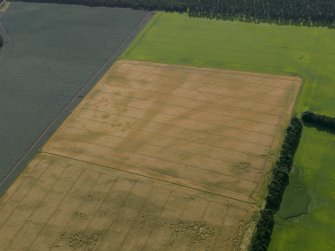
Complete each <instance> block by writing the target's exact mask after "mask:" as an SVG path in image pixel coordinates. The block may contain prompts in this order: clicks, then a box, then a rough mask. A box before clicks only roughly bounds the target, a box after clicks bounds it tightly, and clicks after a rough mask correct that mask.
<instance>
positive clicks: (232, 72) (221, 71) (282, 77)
mask: <svg viewBox="0 0 335 251" xmlns="http://www.w3.org/2000/svg"><path fill="white" fill-rule="evenodd" d="M120 61H121V62H127V64H132V65H136V66H138V65H141V66H143V65H146V66H150V67H156V68H158V67H160V68H161V67H162V66H169V67H170V68H175V69H180V68H183V69H188V70H190V71H193V72H207V73H215V74H220V75H225V76H226V75H231V76H234V77H239V76H240V75H243V76H248V77H255V78H263V79H276V80H291V81H297V80H298V79H299V81H301V78H300V77H299V76H296V75H294V76H288V75H287V74H286V75H284V74H283V75H276V74H269V73H259V72H247V71H236V70H226V69H222V68H208V67H207V68H206V67H196V66H193V65H182V64H164V63H156V62H152V61H136V60H127V59H121V60H120ZM147 73H150V72H147ZM158 75H160V74H158ZM162 75H164V74H162ZM175 79H178V78H176V77H175ZM205 84H212V82H206V83H205ZM256 85H257V86H258V84H257V83H256ZM260 85H262V84H260ZM265 86H267V87H271V88H276V89H285V88H278V87H277V86H270V85H265Z"/></svg>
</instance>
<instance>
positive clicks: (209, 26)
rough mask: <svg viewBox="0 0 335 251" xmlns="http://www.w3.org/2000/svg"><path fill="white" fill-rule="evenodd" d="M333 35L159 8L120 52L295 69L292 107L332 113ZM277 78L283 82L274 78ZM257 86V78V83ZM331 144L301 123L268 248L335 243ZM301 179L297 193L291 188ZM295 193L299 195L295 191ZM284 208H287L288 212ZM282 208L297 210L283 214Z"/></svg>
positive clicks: (314, 247) (217, 64) (203, 62)
mask: <svg viewBox="0 0 335 251" xmlns="http://www.w3.org/2000/svg"><path fill="white" fill-rule="evenodd" d="M334 41H335V31H334V30H332V29H327V28H316V27H313V28H309V27H296V26H284V25H283V26H277V25H270V24H248V23H240V22H229V21H216V20H206V19H197V18H189V17H187V15H180V14H165V13H164V14H163V13H158V14H157V15H156V16H155V18H154V19H153V20H152V22H151V23H150V24H149V25H148V26H147V28H146V30H144V31H143V32H142V34H141V35H140V36H138V39H137V40H136V41H134V43H133V44H132V46H131V47H129V49H128V50H127V51H126V53H124V54H123V57H122V58H124V59H130V60H144V61H153V62H162V63H171V64H188V65H195V66H201V67H217V68H225V69H234V70H242V71H253V72H260V73H273V74H284V75H287V74H293V75H298V76H300V77H301V78H302V79H303V81H304V88H303V91H302V94H301V96H300V98H299V101H298V105H297V107H296V112H297V113H301V112H303V111H305V110H312V111H316V112H319V113H321V114H327V115H330V116H331V115H334V114H335V99H334V96H335V87H334V83H335V75H334V66H335V45H334ZM275 84H276V86H277V87H278V88H281V86H282V85H281V83H280V82H275ZM263 88H264V86H259V89H260V90H261V89H263ZM248 94H250V95H251V94H252V92H250V93H249V92H248ZM333 149H334V136H333V135H329V134H326V133H319V132H317V131H316V130H314V129H305V131H304V134H303V138H302V142H301V144H300V149H299V151H298V153H297V155H296V160H295V165H296V169H299V170H300V171H299V179H297V178H296V177H293V179H292V182H291V183H290V186H289V188H288V192H287V193H286V195H285V197H284V200H283V204H282V208H283V209H282V211H281V212H279V216H278V217H280V218H278V219H277V225H276V228H275V232H274V235H273V243H272V245H271V246H270V250H283V251H284V250H285V251H286V250H332V249H333V247H334V242H333V233H334V232H335V220H334V219H335V217H334V214H333V212H334V206H335V199H334V198H335V197H334V194H333V191H334V190H335V183H334V182H333V175H332V174H333V173H334V170H333V165H334V163H335V155H334V153H333ZM293 175H296V172H294V173H293ZM301 184H303V188H302V190H303V191H305V192H304V194H303V195H301V192H300V193H297V192H292V191H295V190H296V187H299V186H301ZM290 193H292V196H291V195H290ZM297 194H298V195H297ZM299 194H300V195H301V197H303V198H304V199H302V200H301V199H300V197H299V198H296V196H299ZM299 204H301V205H302V206H300V205H299ZM288 208H291V213H287V210H289V209H288ZM289 211H290V210H289ZM292 212H295V213H292ZM297 212H298V213H297ZM287 215H291V216H293V215H295V216H297V217H293V218H291V220H284V219H285V217H286V216H287Z"/></svg>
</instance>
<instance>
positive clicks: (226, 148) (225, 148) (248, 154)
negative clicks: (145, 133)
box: [78, 117, 263, 159]
mask: <svg viewBox="0 0 335 251" xmlns="http://www.w3.org/2000/svg"><path fill="white" fill-rule="evenodd" d="M78 118H80V119H82V120H90V121H93V122H96V123H99V124H104V125H110V124H109V123H106V122H100V121H96V120H94V119H88V118H82V117H78ZM130 128H132V127H130ZM159 135H163V136H165V137H172V138H176V139H179V140H184V141H186V142H189V143H194V144H199V145H205V146H211V147H214V148H217V149H220V150H222V149H224V150H229V151H231V152H235V153H239V154H245V155H247V156H250V157H255V158H258V159H260V158H262V156H263V155H255V154H251V153H247V152H241V151H236V150H233V149H231V148H228V147H218V146H215V145H211V144H204V143H199V142H196V141H190V140H186V139H183V138H179V137H176V136H174V137H173V136H170V135H167V134H162V133H160V134H159Z"/></svg>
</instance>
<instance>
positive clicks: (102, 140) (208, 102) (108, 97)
mask: <svg viewBox="0 0 335 251" xmlns="http://www.w3.org/2000/svg"><path fill="white" fill-rule="evenodd" d="M299 85H300V79H298V78H295V77H280V76H269V75H260V74H250V73H241V72H233V71H224V70H213V69H197V68H193V67H180V66H171V65H163V64H151V63H141V62H134V61H119V62H118V63H117V64H115V65H114V66H113V67H112V69H111V70H110V71H109V72H108V73H107V74H106V75H105V76H104V77H103V79H102V80H101V81H100V83H99V84H98V85H97V86H96V87H95V88H94V90H93V91H92V92H91V93H90V95H89V96H88V97H87V98H86V99H85V100H84V101H83V102H82V103H81V105H80V106H79V107H78V109H76V111H75V112H74V113H73V114H72V116H71V117H70V118H69V119H68V120H67V121H66V122H65V123H64V124H63V125H62V126H61V128H60V129H59V130H58V131H57V133H56V134H55V135H54V136H53V137H52V140H51V141H50V142H49V143H48V144H47V145H46V146H45V147H44V149H43V151H44V152H48V153H52V154H56V155H59V156H64V157H70V158H74V159H78V160H83V161H87V162H90V163H95V164H99V165H102V166H108V167H111V168H115V169H119V170H124V171H127V172H130V173H135V174H139V175H143V176H147V177H151V178H154V179H159V180H164V181H169V182H171V183H176V184H179V185H183V186H187V187H192V188H194V189H199V190H201V191H206V192H211V193H214V194H218V195H222V196H226V197H230V198H234V199H238V200H242V201H248V202H254V199H255V198H253V196H254V195H257V192H258V190H257V189H258V188H259V187H260V185H261V184H262V183H263V182H262V181H263V177H264V174H265V173H266V171H267V166H268V165H267V164H269V165H271V164H272V160H273V157H274V156H276V150H277V146H278V142H279V141H278V139H279V138H280V136H281V134H282V128H283V127H285V126H286V124H287V120H288V119H289V116H290V114H291V111H292V108H293V104H294V101H295V99H296V96H297V93H298V89H299ZM256 198H257V196H256Z"/></svg>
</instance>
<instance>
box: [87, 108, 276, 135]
mask: <svg viewBox="0 0 335 251" xmlns="http://www.w3.org/2000/svg"><path fill="white" fill-rule="evenodd" d="M107 103H108V104H111V105H112V103H109V102H107ZM115 106H117V107H123V108H126V107H127V108H131V109H134V110H140V111H146V109H144V108H139V107H133V106H129V105H120V104H115ZM83 108H85V109H88V110H93V109H90V108H89V107H86V106H84V107H82V109H83ZM191 110H193V109H191ZM96 111H98V112H106V111H101V110H96ZM195 111H197V110H195ZM148 112H150V113H155V112H159V114H164V115H167V116H173V117H178V118H183V119H187V120H192V121H197V122H201V123H205V124H211V125H216V126H218V125H219V126H222V127H225V128H231V129H235V130H238V131H246V132H251V133H257V134H262V135H265V136H270V137H273V136H272V135H271V134H267V133H264V132H259V131H252V130H249V129H243V128H239V127H236V126H231V125H226V124H224V123H222V124H219V123H214V122H209V121H204V120H200V119H194V118H189V117H186V116H180V114H173V113H167V112H161V111H157V110H153V109H150V111H148ZM185 112H188V111H185ZM197 112H201V111H197ZM121 116H123V115H121ZM241 120H243V119H241ZM224 122H226V121H224ZM255 123H256V122H255ZM258 124H259V125H262V123H261V122H258ZM274 127H276V126H274Z"/></svg>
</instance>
